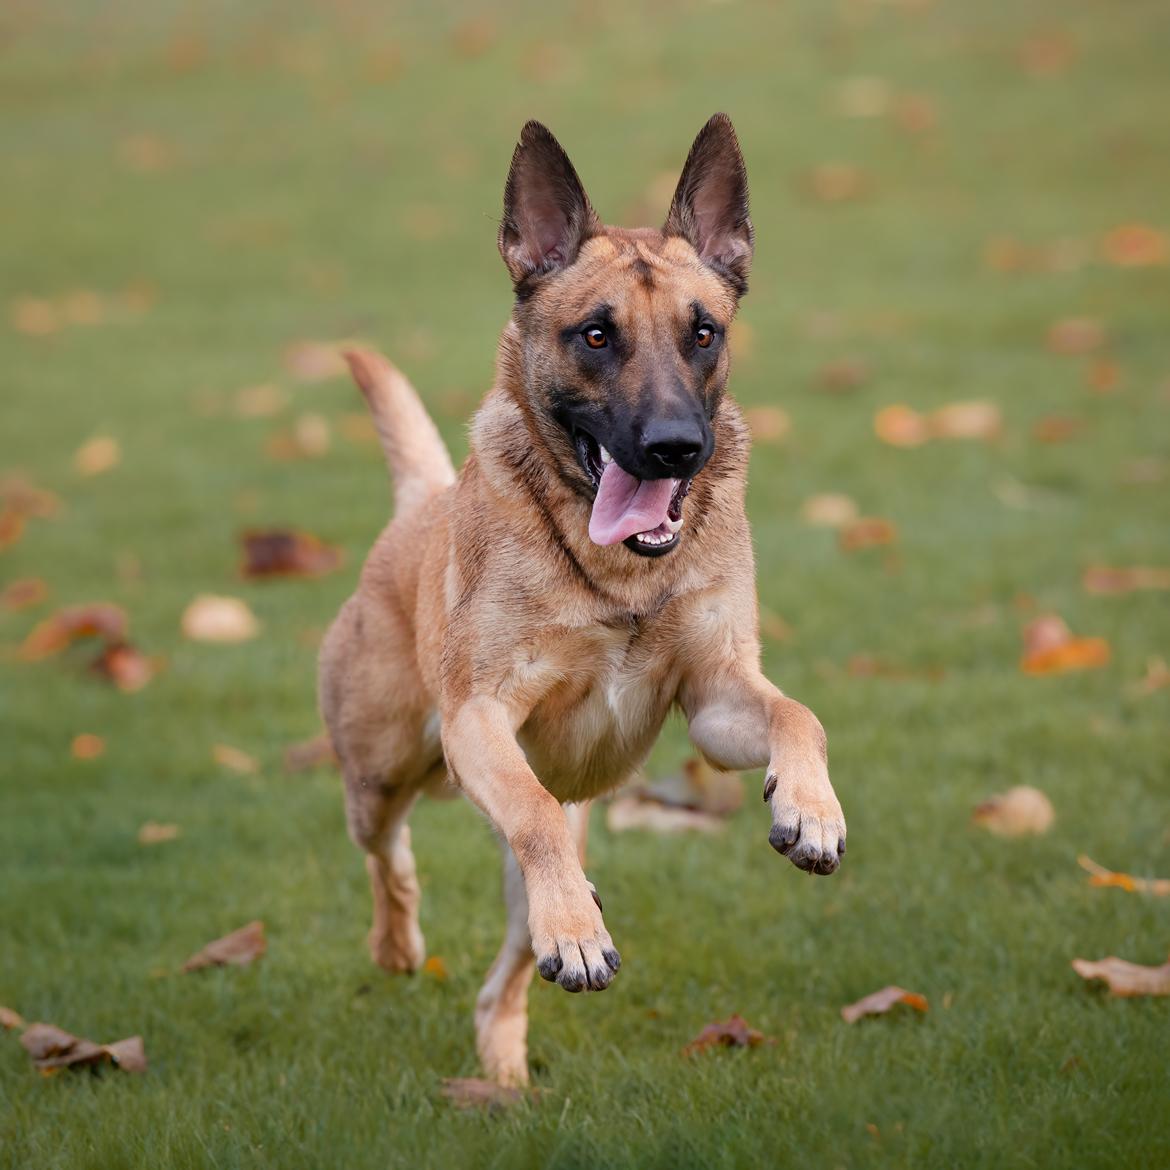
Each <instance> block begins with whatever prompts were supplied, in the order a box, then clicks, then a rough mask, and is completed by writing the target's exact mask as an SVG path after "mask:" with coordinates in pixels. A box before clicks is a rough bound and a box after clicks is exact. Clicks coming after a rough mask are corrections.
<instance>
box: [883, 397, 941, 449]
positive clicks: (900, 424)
mask: <svg viewBox="0 0 1170 1170" xmlns="http://www.w3.org/2000/svg"><path fill="white" fill-rule="evenodd" d="M873 430H874V434H875V435H877V437H878V438H879V439H881V441H882V442H883V443H889V444H890V446H891V447H921V446H922V444H923V443H925V442H926V441H927V440H928V439H929V438H930V426H929V424H928V423H927V420H926V418H925V417H924V416H923V415H921V414H919V413H918V411H916V410H912V409H911V408H910V407H909V406H904V405H902V404H901V403H898V404H896V405H894V406H886V407H883V408H882V409H881V410H879V411H878V412H877V414H875V415H874V417H873Z"/></svg>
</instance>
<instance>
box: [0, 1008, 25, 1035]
mask: <svg viewBox="0 0 1170 1170" xmlns="http://www.w3.org/2000/svg"><path fill="white" fill-rule="evenodd" d="M24 1026H25V1023H24V1017H23V1016H22V1015H21V1014H20V1013H19V1012H14V1011H13V1010H12V1009H11V1008H6V1007H0V1028H3V1029H4V1030H5V1031H11V1030H12V1029H13V1028H23V1027H24Z"/></svg>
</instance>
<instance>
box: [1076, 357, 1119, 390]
mask: <svg viewBox="0 0 1170 1170" xmlns="http://www.w3.org/2000/svg"><path fill="white" fill-rule="evenodd" d="M1085 381H1086V382H1087V383H1088V386H1089V389H1090V390H1092V391H1093V393H1094V394H1116V393H1117V392H1118V390H1120V389H1121V386H1122V383H1123V381H1124V378H1123V375H1122V372H1121V366H1119V365H1118V364H1117V362H1115V361H1112V360H1111V359H1109V358H1097V359H1096V360H1095V361H1092V362H1090V363H1089V364H1088V365H1087V366H1086V367H1085Z"/></svg>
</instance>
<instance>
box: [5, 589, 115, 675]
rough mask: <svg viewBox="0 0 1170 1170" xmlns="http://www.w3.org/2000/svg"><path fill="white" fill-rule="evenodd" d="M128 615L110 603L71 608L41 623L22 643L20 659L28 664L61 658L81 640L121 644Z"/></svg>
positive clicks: (93, 603)
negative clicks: (95, 638)
mask: <svg viewBox="0 0 1170 1170" xmlns="http://www.w3.org/2000/svg"><path fill="white" fill-rule="evenodd" d="M127 624H128V623H127V620H126V613H125V611H124V610H123V609H122V608H121V607H120V606H117V605H113V604H111V603H110V602H107V601H93V602H88V603H86V604H84V605H71V606H67V607H66V608H64V609H60V610H58V611H57V612H56V613H55V614H53V616H52V617H49V618H46V619H45V620H44V621H42V622H39V623H38V624H37V625H35V626H34V627H33V628H32V630H31V631H30V632H29V635H28V637H26V638H25V640H24V642H23V643H21V647H20V656H21V658H23V659H24V660H25V661H26V662H34V661H36V660H37V659H39V658H47V657H48V656H49V655H51V654H58V653H60V652H61V651H62V650H64V649H65V647H66V646H68V645H70V644H71V643H72V642H75V641H76V640H77V639H78V638H89V637H95V636H96V637H101V638H104V639H106V640H107V641H109V642H117V641H119V640H121V639H122V638H124V637H125V635H126V628H127Z"/></svg>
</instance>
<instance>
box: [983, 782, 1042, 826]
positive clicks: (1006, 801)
mask: <svg viewBox="0 0 1170 1170" xmlns="http://www.w3.org/2000/svg"><path fill="white" fill-rule="evenodd" d="M1055 818H1056V812H1055V810H1054V809H1053V807H1052V801H1051V800H1049V799H1048V797H1047V796H1046V795H1045V794H1044V793H1043V792H1041V791H1040V789H1039V788H1032V787H1030V786H1028V785H1026V784H1022V785H1019V786H1017V787H1015V788H1009V789H1008V790H1007V791H1006V792H1003V793H999V794H997V795H995V796H992V797H991V798H990V799H988V800H985V801H983V803H982V804H979V805H977V806H976V808H975V811H974V812H973V813H972V814H971V820H972V822H973V823H974V824H976V825H980V826H981V827H982V828H984V829H988V830H989V831H990V832H992V833H995V834H996V835H997V836H1000V837H1026V836H1036V835H1039V834H1040V833H1047V832H1048V830H1049V829H1050V828H1052V822H1053V820H1055Z"/></svg>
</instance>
